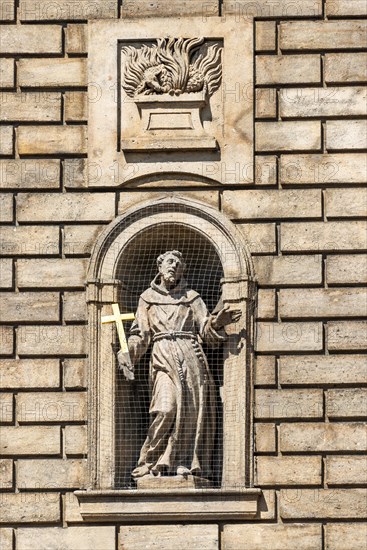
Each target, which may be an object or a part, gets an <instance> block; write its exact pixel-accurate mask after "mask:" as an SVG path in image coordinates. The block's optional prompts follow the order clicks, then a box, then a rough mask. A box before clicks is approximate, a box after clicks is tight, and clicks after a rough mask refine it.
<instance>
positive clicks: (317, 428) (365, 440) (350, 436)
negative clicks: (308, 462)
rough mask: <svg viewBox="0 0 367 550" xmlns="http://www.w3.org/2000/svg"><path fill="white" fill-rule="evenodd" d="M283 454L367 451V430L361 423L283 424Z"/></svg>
mask: <svg viewBox="0 0 367 550" xmlns="http://www.w3.org/2000/svg"><path fill="white" fill-rule="evenodd" d="M280 450H281V452H291V453H292V452H293V453H295V452H296V453H298V452H306V453H315V452H338V451H365V450H367V434H366V428H365V426H364V425H363V424H362V423H361V422H359V423H358V422H354V423H353V422H350V423H348V422H342V423H331V422H330V423H328V424H323V423H321V422H320V423H309V422H306V423H297V424H281V426H280Z"/></svg>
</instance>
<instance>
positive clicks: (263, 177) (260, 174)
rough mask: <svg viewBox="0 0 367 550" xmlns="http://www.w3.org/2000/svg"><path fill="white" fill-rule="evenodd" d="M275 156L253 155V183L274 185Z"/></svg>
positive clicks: (275, 173)
mask: <svg viewBox="0 0 367 550" xmlns="http://www.w3.org/2000/svg"><path fill="white" fill-rule="evenodd" d="M276 183H277V158H276V156H275V155H256V156H255V184H256V185H276Z"/></svg>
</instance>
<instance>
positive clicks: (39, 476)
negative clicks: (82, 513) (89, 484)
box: [17, 458, 87, 489]
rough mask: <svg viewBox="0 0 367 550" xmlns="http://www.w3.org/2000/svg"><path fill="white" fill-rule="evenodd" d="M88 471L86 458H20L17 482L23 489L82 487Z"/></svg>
mask: <svg viewBox="0 0 367 550" xmlns="http://www.w3.org/2000/svg"><path fill="white" fill-rule="evenodd" d="M50 472H52V474H51V476H50ZM86 472H87V462H86V460H84V459H68V460H65V459H64V460H61V459H59V458H58V459H42V460H35V459H32V460H18V467H17V482H18V485H19V486H20V487H22V488H23V489H56V488H58V489H59V488H60V489H73V488H77V489H79V488H80V489H81V488H83V487H84V485H85V481H86Z"/></svg>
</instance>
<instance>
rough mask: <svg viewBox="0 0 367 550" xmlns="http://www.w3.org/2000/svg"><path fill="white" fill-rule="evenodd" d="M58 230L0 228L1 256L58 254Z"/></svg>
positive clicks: (37, 227)
mask: <svg viewBox="0 0 367 550" xmlns="http://www.w3.org/2000/svg"><path fill="white" fill-rule="evenodd" d="M59 238H60V237H59V228H58V227H55V226H48V227H47V226H45V225H18V226H16V227H10V226H8V227H0V253H1V254H2V255H3V256H12V257H14V256H50V255H56V254H58V253H59Z"/></svg>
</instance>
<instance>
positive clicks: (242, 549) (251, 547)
mask: <svg viewBox="0 0 367 550" xmlns="http://www.w3.org/2000/svg"><path fill="white" fill-rule="evenodd" d="M264 548H271V550H294V549H295V548H297V550H311V548H312V550H321V549H322V534H321V525H316V524H302V523H298V524H294V525H291V524H283V525H274V524H269V525H262V524H256V525H249V524H247V523H245V524H242V525H238V524H236V525H231V524H228V525H224V527H223V534H222V549H223V550H264Z"/></svg>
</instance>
